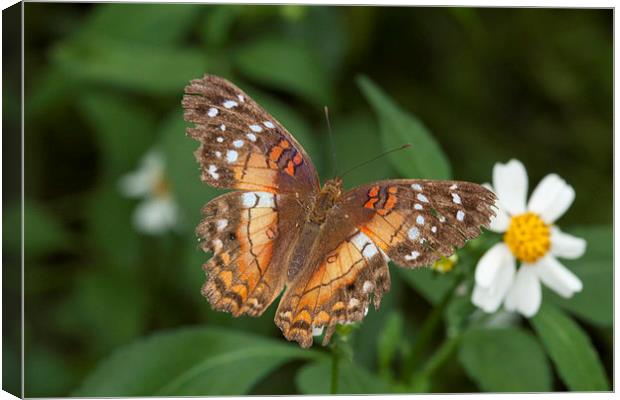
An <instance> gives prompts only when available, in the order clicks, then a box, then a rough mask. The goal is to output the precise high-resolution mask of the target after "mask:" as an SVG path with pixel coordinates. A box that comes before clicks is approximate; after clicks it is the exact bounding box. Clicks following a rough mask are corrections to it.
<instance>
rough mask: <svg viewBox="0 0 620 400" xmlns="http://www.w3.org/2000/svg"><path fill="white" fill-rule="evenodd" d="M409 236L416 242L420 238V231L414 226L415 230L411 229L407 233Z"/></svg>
mask: <svg viewBox="0 0 620 400" xmlns="http://www.w3.org/2000/svg"><path fill="white" fill-rule="evenodd" d="M407 236H408V237H409V239H411V240H416V239H417V238H418V236H420V231H419V230H418V228H416V227H415V226H414V227H413V228H409V230H408V231H407Z"/></svg>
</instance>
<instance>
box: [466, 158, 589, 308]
mask: <svg viewBox="0 0 620 400" xmlns="http://www.w3.org/2000/svg"><path fill="white" fill-rule="evenodd" d="M527 180H528V179H527V173H526V172H525V167H524V166H523V164H522V163H521V162H520V161H518V160H510V161H509V162H508V163H506V164H500V163H497V164H495V166H494V167H493V187H490V185H488V184H486V185H485V186H487V187H488V188H489V189H491V190H493V191H494V192H495V194H496V195H497V197H498V201H497V203H496V206H497V207H498V212H497V216H496V217H495V218H494V219H493V220H492V221H491V227H490V229H491V230H492V231H495V232H501V233H504V238H503V241H502V242H500V243H498V244H496V245H495V246H493V247H491V248H490V249H489V250H488V251H487V252H486V253H485V254H484V255H483V256H482V258H481V259H480V260H479V261H478V265H477V266H476V274H475V281H476V282H475V287H474V290H473V293H472V302H473V303H474V304H475V305H476V306H478V307H479V308H481V309H482V310H484V311H486V312H489V313H491V312H495V311H496V310H497V309H498V308H499V306H500V305H501V303H502V302H503V303H504V307H505V308H506V309H507V310H508V311H517V312H519V313H521V314H522V315H524V316H526V317H532V316H534V315H535V314H536V313H537V312H538V309H539V307H540V303H541V300H542V292H541V283H542V284H544V285H546V286H547V287H549V288H550V289H552V290H553V291H555V292H557V293H558V294H559V295H560V296H562V297H565V298H568V297H571V296H572V295H573V294H575V293H576V292H579V291H581V289H582V284H581V280H579V278H578V277H577V276H576V275H575V274H573V273H572V272H571V271H570V270H569V269H567V268H566V267H565V266H564V265H562V264H561V263H560V262H559V261H558V260H557V258H556V257H562V258H569V259H574V258H578V257H581V256H582V255H583V253H584V252H585V249H586V241H585V240H583V239H581V238H577V237H575V236H572V235H569V234H567V233H563V232H562V231H561V230H560V229H559V228H558V227H557V226H555V225H554V223H555V221H556V220H557V219H558V218H559V217H560V216H561V215H562V214H564V213H565V212H566V210H568V208H569V207H570V205H571V204H572V202H573V200H574V199H575V191H574V189H573V188H572V187H571V186H570V185H568V184H567V183H566V182H565V181H564V180H563V179H562V178H560V177H559V176H558V175H556V174H549V175H547V176H545V177H544V178H543V180H542V181H540V183H539V184H538V186H537V187H536V189H534V192H532V195H531V197H530V200H529V202H528V203H527V205H526V197H527V186H528V184H527ZM517 261H519V262H520V266H519V268H517Z"/></svg>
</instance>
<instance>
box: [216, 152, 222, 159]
mask: <svg viewBox="0 0 620 400" xmlns="http://www.w3.org/2000/svg"><path fill="white" fill-rule="evenodd" d="M215 156H216V157H217V158H220V157H222V152H221V151H217V150H216V151H215Z"/></svg>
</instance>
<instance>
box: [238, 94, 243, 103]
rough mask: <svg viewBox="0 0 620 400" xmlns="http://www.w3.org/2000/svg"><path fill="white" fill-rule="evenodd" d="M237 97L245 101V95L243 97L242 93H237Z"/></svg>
mask: <svg viewBox="0 0 620 400" xmlns="http://www.w3.org/2000/svg"><path fill="white" fill-rule="evenodd" d="M237 98H238V99H239V101H240V102H242V103H243V102H244V101H245V97H243V96H242V95H240V94H238V95H237Z"/></svg>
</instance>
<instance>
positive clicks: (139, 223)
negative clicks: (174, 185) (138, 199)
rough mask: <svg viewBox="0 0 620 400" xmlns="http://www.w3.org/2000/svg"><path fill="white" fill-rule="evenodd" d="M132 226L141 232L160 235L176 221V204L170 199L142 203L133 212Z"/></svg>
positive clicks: (157, 199)
mask: <svg viewBox="0 0 620 400" xmlns="http://www.w3.org/2000/svg"><path fill="white" fill-rule="evenodd" d="M133 218H134V224H135V225H136V228H137V229H138V230H140V231H142V232H145V233H149V234H160V233H163V232H165V231H166V230H168V229H169V228H172V227H173V226H174V225H175V224H176V223H177V221H178V215H177V207H176V203H175V202H174V201H173V200H171V199H170V198H152V199H148V200H145V201H143V202H142V203H141V204H140V205H138V207H137V208H136V211H135V212H134V216H133Z"/></svg>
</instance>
